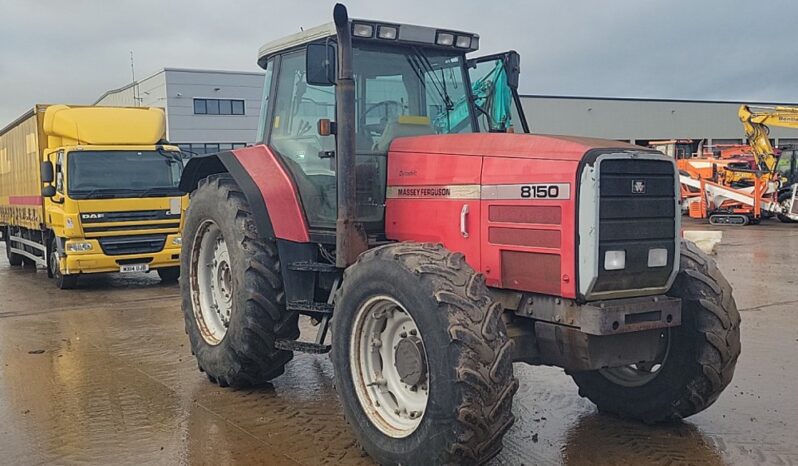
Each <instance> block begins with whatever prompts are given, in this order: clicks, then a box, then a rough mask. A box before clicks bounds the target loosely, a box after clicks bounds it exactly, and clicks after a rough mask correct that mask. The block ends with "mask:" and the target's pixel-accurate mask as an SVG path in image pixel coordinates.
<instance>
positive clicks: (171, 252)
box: [0, 105, 188, 288]
mask: <svg viewBox="0 0 798 466" xmlns="http://www.w3.org/2000/svg"><path fill="white" fill-rule="evenodd" d="M31 118H32V120H31V123H30V124H29V126H31V128H30V129H24V128H23V127H22V126H20V128H19V129H20V131H18V132H19V133H20V135H21V136H24V138H26V140H27V141H28V148H29V149H30V152H16V151H15V152H14V153H13V154H12V157H11V161H12V162H13V163H12V164H11V165H12V166H10V167H9V168H10V170H9V172H10V174H13V175H14V177H15V178H16V182H14V180H13V179H11V177H4V178H3V179H2V180H0V181H3V184H4V186H3V189H4V190H5V189H10V190H20V189H21V190H22V191H25V192H26V193H27V191H30V190H32V189H38V190H39V191H40V195H39V196H19V194H22V191H20V192H18V193H16V194H17V196H11V197H9V199H11V200H17V201H22V200H25V199H29V200H30V202H29V204H31V205H30V206H28V207H27V210H21V209H19V208H17V207H16V206H13V205H10V206H9V207H8V215H5V217H7V218H6V219H5V223H7V224H8V226H7V232H8V235H7V236H8V239H7V241H8V243H7V244H8V245H9V251H8V252H9V258H10V260H11V259H15V260H16V259H22V261H24V262H30V263H35V264H38V265H41V266H43V267H47V269H48V273H49V274H50V275H51V276H53V277H55V279H56V284H57V285H58V286H59V287H61V288H71V287H74V286H75V285H76V282H77V279H78V277H79V276H80V275H83V274H94V273H105V272H148V271H150V270H153V271H157V273H158V274H159V275H160V276H161V278H162V279H163V280H165V281H176V280H177V277H178V276H179V257H180V244H181V235H180V230H181V226H182V225H181V224H182V218H183V212H184V210H185V209H186V208H187V203H188V199H187V196H185V195H184V193H182V192H181V191H180V190H179V188H178V183H179V181H180V176H181V173H182V170H183V165H184V156H183V154H182V152H181V151H180V150H179V149H178V148H177V147H176V146H171V145H168V144H166V143H165V142H164V136H165V118H164V114H163V111H162V110H160V109H155V108H111V107H68V106H65V105H51V106H37V108H36V111H35V112H34V114H33V115H32V116H31ZM22 133H26V134H22ZM7 136H8V137H9V138H11V137H14V136H15V132H14V131H13V130H12V131H9V133H8V135H7ZM9 147H10V148H11V149H12V150H13V149H14V147H15V146H13V145H9ZM34 159H35V160H38V163H37V162H36V161H35V160H34ZM31 165H32V166H33V167H35V168H34V170H29V168H30V166H31ZM37 165H38V166H37ZM9 181H10V182H9ZM28 194H30V193H28ZM13 262H14V260H12V263H13Z"/></svg>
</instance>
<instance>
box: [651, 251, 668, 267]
mask: <svg viewBox="0 0 798 466" xmlns="http://www.w3.org/2000/svg"><path fill="white" fill-rule="evenodd" d="M666 265H668V250H667V249H663V248H657V249H649V250H648V266H649V267H665V266H666Z"/></svg>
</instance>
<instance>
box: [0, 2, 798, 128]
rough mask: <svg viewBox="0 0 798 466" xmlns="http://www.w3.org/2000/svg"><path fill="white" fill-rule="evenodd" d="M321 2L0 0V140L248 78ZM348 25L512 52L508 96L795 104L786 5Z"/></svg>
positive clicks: (595, 6) (624, 8) (356, 12)
mask: <svg viewBox="0 0 798 466" xmlns="http://www.w3.org/2000/svg"><path fill="white" fill-rule="evenodd" d="M333 4H334V2H333V1H326V0H305V1H302V0H286V1H274V0H226V1H210V0H179V1H171V0H138V1H123V0H113V1H109V0H0V18H2V21H1V22H2V26H0V127H2V126H4V125H5V124H6V123H8V122H10V121H11V120H12V119H13V118H16V117H17V116H19V115H21V114H22V113H24V112H25V111H26V110H28V109H29V108H30V107H31V106H32V105H33V104H35V103H92V102H93V101H94V100H95V99H96V98H98V97H99V96H100V95H101V94H102V93H103V92H104V91H106V90H108V89H112V88H116V87H120V86H122V85H124V84H127V83H128V82H130V80H131V72H130V71H131V70H130V55H129V53H130V51H131V50H132V51H133V52H134V56H135V65H136V75H137V76H138V77H144V76H146V75H149V74H151V73H153V72H155V71H157V70H158V69H160V68H163V67H187V68H210V69H228V70H257V69H258V68H257V65H256V64H255V59H256V57H255V55H256V53H257V49H258V47H260V46H261V45H262V44H263V43H265V42H267V41H269V40H272V39H275V38H279V37H281V36H284V35H286V34H289V33H293V32H296V31H298V30H299V28H300V27H305V28H308V27H312V26H315V25H317V24H321V23H324V22H328V21H331V13H332V6H333ZM347 6H348V7H349V13H350V15H351V16H352V17H361V18H374V19H384V20H389V21H393V22H400V23H401V22H406V23H416V24H422V25H431V26H439V27H446V28H452V29H461V30H466V31H473V32H477V33H479V34H480V36H481V38H482V40H481V46H482V50H481V52H485V53H489V52H499V51H504V50H508V49H515V50H517V51H519V52H520V53H521V63H522V73H521V87H520V91H521V93H525V94H547V95H582V96H612V97H653V98H688V99H717V100H735V101H737V100H739V101H784V102H798V60H796V55H798V51H796V40H795V33H794V32H793V29H794V28H795V24H794V23H795V20H796V19H798V2H796V1H795V0H774V1H770V0H763V1H759V2H753V1H737V0H676V1H664V0H659V1H655V0H617V1H616V0H604V1H598V0H547V1H543V0H526V1H524V0H505V1H501V2H499V1H495V0H494V1H485V0H479V1H477V0H461V1H432V0H395V1H384V0H351V1H349V2H348V4H347Z"/></svg>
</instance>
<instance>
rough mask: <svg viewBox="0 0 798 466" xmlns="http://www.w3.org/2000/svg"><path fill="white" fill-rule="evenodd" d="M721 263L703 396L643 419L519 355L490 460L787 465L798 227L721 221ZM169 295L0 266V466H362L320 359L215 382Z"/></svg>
mask: <svg viewBox="0 0 798 466" xmlns="http://www.w3.org/2000/svg"><path fill="white" fill-rule="evenodd" d="M702 227H703V226H702ZM687 228H691V226H688V227H687ZM692 228H696V227H692ZM717 258H718V262H719V263H720V265H721V268H722V269H723V270H724V272H725V273H726V275H727V276H728V277H729V279H730V281H731V282H732V284H733V286H734V287H735V296H736V298H737V302H738V305H739V307H740V308H741V309H744V311H743V333H742V335H743V354H742V356H741V358H740V361H739V364H738V370H737V373H736V375H735V379H734V381H733V382H732V385H731V386H730V387H729V389H728V390H727V391H726V393H724V394H723V396H721V398H720V399H719V400H718V402H717V403H716V404H715V405H714V406H712V407H711V408H710V409H709V410H707V411H705V412H704V413H701V414H699V415H696V416H694V417H692V418H690V419H688V420H687V421H685V422H682V423H677V424H674V425H667V426H645V425H641V424H637V423H632V422H627V421H622V420H618V419H614V418H612V417H608V416H605V415H602V414H599V413H597V412H596V410H595V408H594V407H593V405H592V404H590V403H589V402H588V401H586V400H584V399H582V398H580V397H579V396H578V394H577V391H576V387H575V386H574V384H573V383H572V382H571V380H570V378H569V377H567V376H566V375H565V374H564V373H563V372H562V371H561V370H559V369H556V368H548V367H529V366H522V365H516V367H515V369H516V374H517V376H518V378H519V381H520V382H521V388H520V390H519V393H518V396H517V397H516V399H515V404H514V412H515V414H516V417H517V421H516V424H515V425H514V426H513V428H512V429H511V430H510V432H509V433H508V435H507V437H506V438H505V448H504V450H503V451H502V453H501V454H500V455H499V456H498V457H497V458H496V459H495V460H494V463H495V464H513V465H515V464H529V465H531V464H569V465H581V464H623V465H637V464H723V463H734V464H774V465H788V464H798V436H796V434H795V428H796V426H798V397H797V396H796V395H795V388H794V387H796V386H798V370H796V369H795V367H794V363H793V361H792V356H793V355H795V354H798V297H796V296H795V293H794V291H793V290H794V287H795V280H796V279H795V278H794V276H795V267H796V264H798V228H796V227H794V226H790V227H789V228H787V226H783V225H780V224H776V223H773V222H768V224H767V225H764V226H760V227H749V228H740V229H734V230H727V231H726V233H725V237H724V241H723V243H722V244H721V245H720V246H719V247H718V256H717ZM177 296H178V289H177V287H176V286H164V285H161V284H160V283H159V282H158V279H157V277H154V276H150V275H136V276H134V277H121V276H108V277H98V278H92V279H86V280H84V281H83V282H82V283H81V288H80V289H79V290H76V291H74V292H68V291H58V290H56V289H55V288H54V287H53V286H52V284H51V283H49V282H48V280H47V279H46V277H45V276H44V273H43V272H38V273H36V272H34V271H33V270H31V269H20V268H13V269H12V268H10V267H9V266H8V265H7V263H6V262H5V261H4V260H2V261H0V452H2V454H3V460H2V461H0V463H3V464H42V463H85V464H142V463H144V464H148V463H166V464H250V463H262V464H371V462H370V460H369V459H368V458H367V457H364V456H363V454H362V453H361V451H360V450H359V448H358V447H357V445H356V444H355V441H354V438H353V436H352V434H351V433H350V431H349V429H348V428H347V426H346V425H345V423H344V422H343V420H342V419H343V418H342V416H341V410H340V406H339V405H338V401H337V399H336V397H335V392H334V389H333V386H332V366H331V364H330V362H329V359H328V358H327V357H325V356H321V357H317V356H309V355H297V357H296V358H295V359H294V361H292V363H291V364H290V365H289V367H288V370H287V371H286V374H285V375H284V376H282V377H280V378H279V379H277V380H275V381H274V384H273V385H270V386H268V387H263V388H260V389H257V390H247V391H233V390H227V389H221V388H218V387H216V386H214V385H212V384H210V383H208V382H207V380H206V379H205V378H204V376H203V375H202V374H201V373H199V372H198V371H197V367H196V362H195V360H194V358H193V357H192V356H191V353H190V351H189V349H188V346H187V339H186V338H185V335H184V332H183V321H182V317H181V315H180V310H179V303H178V299H177Z"/></svg>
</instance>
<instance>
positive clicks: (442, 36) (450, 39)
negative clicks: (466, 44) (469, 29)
mask: <svg viewBox="0 0 798 466" xmlns="http://www.w3.org/2000/svg"><path fill="white" fill-rule="evenodd" d="M435 43H436V44H438V45H454V34H451V33H448V32H439V33H438V36H437V37H436V38H435Z"/></svg>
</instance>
